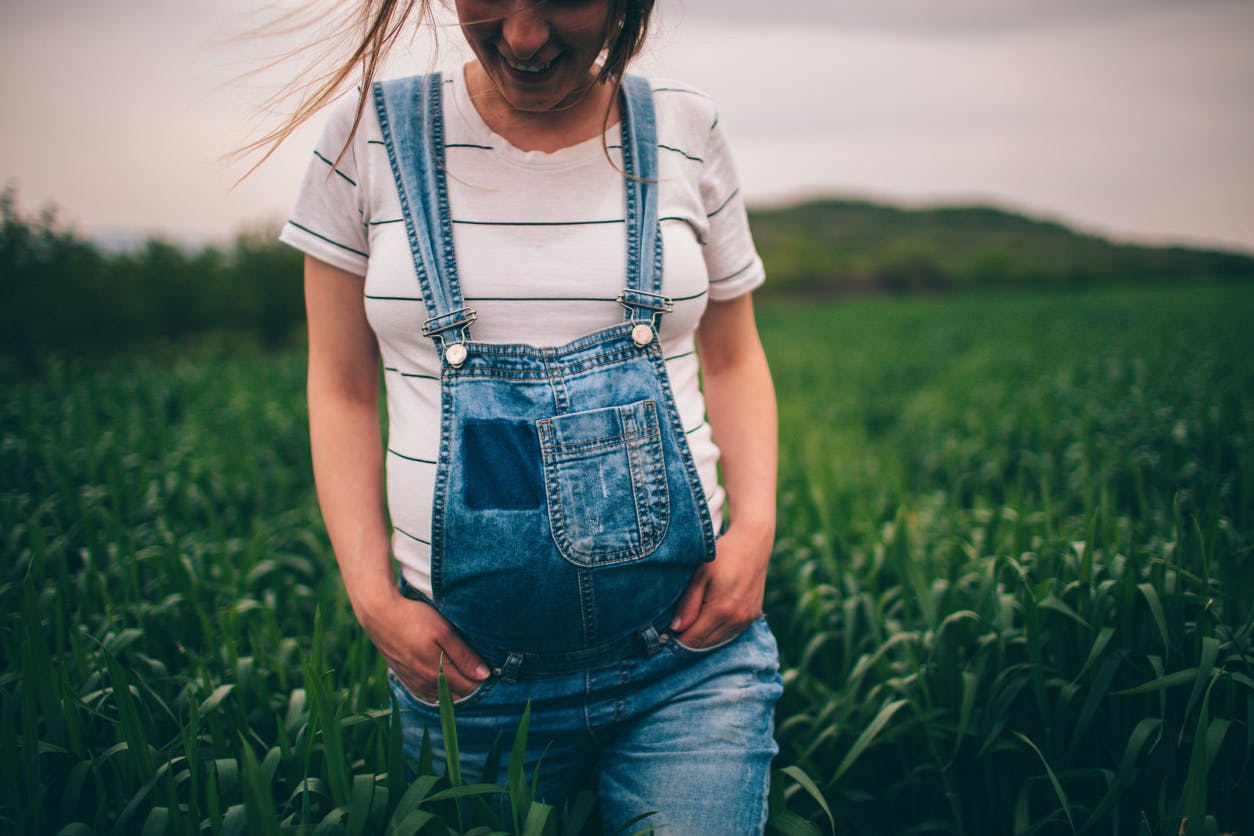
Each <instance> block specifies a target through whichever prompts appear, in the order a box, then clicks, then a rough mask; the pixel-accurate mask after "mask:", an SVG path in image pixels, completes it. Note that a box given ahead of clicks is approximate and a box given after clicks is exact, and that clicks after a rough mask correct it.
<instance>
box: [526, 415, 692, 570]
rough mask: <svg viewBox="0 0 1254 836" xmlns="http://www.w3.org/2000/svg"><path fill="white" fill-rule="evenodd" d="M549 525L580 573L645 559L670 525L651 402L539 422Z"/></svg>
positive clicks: (665, 484) (659, 438) (568, 558)
mask: <svg viewBox="0 0 1254 836" xmlns="http://www.w3.org/2000/svg"><path fill="white" fill-rule="evenodd" d="M536 428H537V430H538V432H539V436H540V451H541V455H542V457H543V459H544V486H545V498H546V500H547V502H548V511H549V525H550V527H551V528H552V530H553V540H554V542H555V543H556V544H557V548H558V551H560V552H561V554H562V556H563V557H564V558H566V560H568V561H570V562H571V563H573V564H575V565H577V566H584V567H593V566H606V565H615V564H621V563H629V562H631V561H634V560H640V559H643V558H645V557H648V555H649V554H651V553H652V552H653V551H654V550H655V549H656V548H657V547H658V544H660V543H661V542H662V538H663V537H664V536H665V534H666V528H667V526H668V524H669V523H670V492H669V489H668V487H667V483H666V462H665V459H664V457H663V453H662V447H663V445H662V435H661V430H660V428H659V426H658V415H657V404H656V403H655V402H653V401H651V400H644V401H637V402H636V403H631V404H626V405H624V406H610V407H604V408H602V409H593V410H588V411H587V412H573V413H570V414H568V415H558V416H556V417H554V418H544V419H541V420H539V421H537V422H536Z"/></svg>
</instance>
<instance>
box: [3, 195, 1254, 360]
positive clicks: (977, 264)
mask: <svg viewBox="0 0 1254 836" xmlns="http://www.w3.org/2000/svg"><path fill="white" fill-rule="evenodd" d="M0 220H2V221H3V231H2V232H0V377H10V376H14V375H18V376H29V375H32V374H38V373H39V372H40V371H41V370H42V369H44V368H45V367H47V365H48V364H49V363H50V362H54V361H55V360H58V359H65V358H70V359H72V360H80V361H81V360H88V361H90V360H93V359H97V358H102V357H109V356H113V355H116V354H118V353H124V352H138V351H150V350H154V349H160V348H163V347H167V346H170V345H174V344H178V345H179V346H181V347H182V346H186V345H188V344H189V343H196V342H200V343H210V344H214V345H217V346H219V347H221V346H244V347H250V348H251V347H261V348H263V349H265V348H274V347H278V346H281V345H284V344H286V343H288V342H289V341H290V340H291V339H293V338H294V336H295V335H296V334H298V333H299V330H300V328H301V325H302V323H303V320H304V307H303V304H304V303H303V298H302V293H301V279H300V276H301V263H302V256H301V254H300V253H299V252H297V251H296V250H294V249H292V248H290V247H287V246H285V245H283V244H280V243H279V242H278V240H277V239H276V230H274V229H255V230H251V231H247V232H243V233H240V234H239V235H237V236H236V237H235V239H234V241H233V242H231V243H229V244H227V245H225V246H206V247H202V248H200V249H198V250H189V249H187V248H184V247H180V246H178V245H176V244H173V243H170V242H169V241H164V240H160V239H155V238H154V239H150V240H148V241H147V242H146V243H144V245H143V246H142V247H140V248H139V249H137V250H134V251H128V252H107V251H105V250H102V249H101V248H100V247H99V246H97V245H96V244H94V243H92V242H91V241H88V240H86V239H84V238H82V237H81V236H79V235H77V234H75V233H74V232H73V231H72V230H70V229H69V228H67V227H66V226H65V225H64V224H62V223H61V222H60V221H59V220H58V218H57V215H56V212H55V211H54V210H51V209H44V210H42V211H39V212H36V213H34V214H27V215H24V214H23V213H22V212H21V211H20V210H19V207H18V204H17V194H16V190H15V189H13V188H12V187H9V188H7V189H5V190H3V191H0ZM750 220H751V223H752V226H753V230H754V237H755V240H756V242H757V245H758V249H759V251H760V252H761V254H762V258H763V260H764V262H765V263H766V269H767V274H768V276H769V279H768V282H767V284H766V285H765V286H764V288H763V290H762V294H763V295H765V296H779V295H794V296H839V295H847V294H862V293H901V292H912V291H932V292H940V291H950V290H971V289H986V288H1034V289H1046V288H1056V289H1069V288H1075V287H1086V286H1092V285H1097V284H1112V283H1129V282H1137V283H1144V282H1164V281H1169V282H1179V281H1198V280H1204V279H1234V278H1235V279H1249V278H1251V277H1254V257H1252V256H1250V255H1246V254H1241V253H1232V252H1216V251H1208V250H1198V249H1189V248H1184V247H1146V246H1138V245H1132V244H1120V243H1115V242H1111V241H1108V240H1106V239H1104V238H1101V237H1098V236H1094V235H1085V234H1081V233H1077V232H1075V231H1073V230H1071V229H1069V228H1068V227H1066V226H1063V225H1062V224H1058V223H1053V222H1049V221H1042V220H1037V219H1033V218H1027V217H1024V216H1021V215H1016V214H1014V213H1010V212H1005V211H1003V210H999V209H994V208H990V207H978V206H977V207H941V208H934V209H915V210H909V209H903V208H899V207H892V206H885V205H881V204H874V203H866V202H860V201H850V200H823V201H814V202H810V203H803V204H797V205H793V206H788V207H784V208H780V209H771V210H757V211H753V212H751V213H750Z"/></svg>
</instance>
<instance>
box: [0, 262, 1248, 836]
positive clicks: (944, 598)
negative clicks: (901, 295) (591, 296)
mask: <svg viewBox="0 0 1254 836" xmlns="http://www.w3.org/2000/svg"><path fill="white" fill-rule="evenodd" d="M760 319H761V326H762V332H763V338H764V341H765V342H766V345H767V350H768V353H769V355H770V357H771V360H772V366H773V369H774V371H775V375H776V382H777V386H778V389H779V395H780V406H781V420H782V429H781V436H782V464H781V494H780V527H779V530H780V535H779V541H778V544H777V549H776V554H775V557H774V563H773V568H772V576H771V583H770V586H769V589H768V600H767V611H768V616H769V618H770V621H771V624H772V626H773V627H774V629H775V631H776V633H777V635H778V636H779V639H780V645H781V652H782V656H783V666H784V669H785V681H786V683H787V690H786V693H785V696H784V699H783V701H782V703H781V705H780V710H779V714H778V737H779V740H780V744H781V753H780V756H779V759H778V762H777V766H778V767H780V769H781V770H786V771H781V772H780V773H778V774H777V779H778V780H777V781H776V783H775V793H774V797H773V808H772V826H773V828H774V829H776V830H778V831H780V832H786V833H808V832H819V833H822V832H828V831H829V830H830V829H831V825H830V824H829V813H830V816H831V819H834V822H835V830H836V832H837V833H841V834H897V833H900V834H924V833H954V834H956V833H965V834H1030V833H1043V834H1055V833H1058V834H1063V833H1071V832H1083V833H1094V834H1144V836H1158V835H1159V834H1162V835H1163V836H1175V834H1177V833H1178V832H1185V833H1187V834H1207V833H1216V834H1217V833H1229V832H1243V833H1248V832H1251V830H1254V812H1251V811H1252V809H1254V805H1251V802H1250V799H1251V796H1252V795H1254V562H1252V560H1251V558H1252V555H1251V546H1252V543H1254V527H1252V526H1254V449H1252V446H1254V287H1251V286H1250V285H1248V284H1247V285H1238V284H1226V285H1225V284H1219V285H1205V286H1198V287H1194V288H1189V289H1170V290H1168V289H1155V290H1149V291H1136V290H1119V291H1103V292H1098V291H1094V292H1085V293H1073V294H1059V295H1048V296H1037V295H1028V294H1016V295H1000V296H998V295H987V296H981V295H964V296H952V297H934V298H917V297H916V298H905V299H890V298H883V299H871V300H860V301H856V302H847V303H833V304H824V305H803V304H800V303H787V304H785V303H782V302H781V303H776V304H773V305H772V306H770V307H768V308H766V309H764V310H763V311H762V312H761V317H760ZM2 391H3V398H2V399H0V549H2V550H3V557H4V561H3V564H0V565H3V567H4V568H3V576H0V613H2V615H0V653H2V660H3V664H2V665H0V704H2V708H3V711H2V713H0V832H6V833H7V832H12V833H27V832H36V833H40V832H46V833H64V834H67V836H77V834H88V833H101V834H104V833H120V834H130V833H142V834H144V836H148V834H154V835H155V834H162V833H178V834H197V833H214V834H217V833H278V832H309V833H319V834H321V833H347V834H358V833H375V832H384V831H385V828H386V827H387V825H388V824H389V822H390V823H391V824H392V825H396V826H397V827H396V831H395V832H403V833H413V832H421V833H446V832H456V831H458V830H460V829H462V827H461V825H459V823H458V822H459V821H461V819H460V818H459V814H460V813H461V812H462V809H463V808H464V809H465V810H466V811H472V810H473V809H474V808H475V807H476V805H477V804H479V802H480V800H481V799H482V798H483V796H482V795H475V793H482V792H485V791H486V790H483V789H482V788H476V787H475V786H474V782H476V781H478V779H479V776H463V777H464V778H465V781H466V783H467V784H469V785H470V786H469V788H468V789H467V788H465V787H463V788H462V789H460V790H451V791H450V790H449V789H448V786H447V779H445V780H444V781H442V782H440V783H433V781H432V780H431V779H421V778H420V779H418V780H416V781H414V782H412V784H410V783H407V782H406V781H405V779H404V775H403V769H402V764H401V761H400V756H399V751H398V746H397V739H396V737H395V735H394V734H393V732H394V731H395V723H394V720H393V717H392V715H391V712H390V709H389V705H388V697H387V688H386V683H385V680H384V677H383V668H382V664H381V662H380V660H379V658H378V655H377V654H376V653H375V652H374V650H373V648H372V647H371V646H370V644H369V642H368V641H367V640H366V639H365V638H364V635H363V633H362V632H361V631H360V629H358V627H357V626H356V623H355V621H354V620H353V618H352V615H351V612H350V611H349V609H348V606H347V603H346V601H345V598H344V596H343V593H342V591H341V589H340V587H339V583H338V576H337V573H336V571H335V567H334V560H333V557H332V555H331V554H330V552H329V549H328V546H327V544H326V542H325V537H324V534H323V531H322V528H321V523H320V521H319V517H318V512H317V507H316V504H315V501H314V496H313V490H312V484H311V477H310V473H309V455H308V450H307V443H308V439H307V433H306V429H305V409H304V404H303V357H302V355H301V354H300V352H299V351H292V352H289V353H286V354H282V355H275V356H267V357H263V358H258V357H239V356H237V357H227V358H222V357H204V356H200V357H190V356H189V357H185V358H179V357H162V358H151V359H148V360H145V361H143V362H142V363H138V364H135V365H134V366H133V367H129V368H122V367H121V366H118V367H116V368H115V369H114V370H112V371H104V372H93V373H76V372H75V371H74V370H73V369H72V367H68V366H59V367H56V368H54V369H53V371H52V372H51V373H50V374H48V375H47V376H45V377H44V378H42V379H40V380H38V381H35V382H27V383H17V384H7V385H5V386H4V387H3V390H2ZM511 734H512V730H511ZM510 737H511V735H510V734H507V735H506V737H505V739H504V741H503V747H504V752H503V754H502V764H503V768H502V770H501V771H502V775H501V780H502V782H505V783H508V784H509V789H510V792H511V799H512V801H513V804H512V809H513V810H515V811H517V812H519V813H520V814H521V818H520V820H519V821H518V822H517V823H515V822H513V821H507V822H504V823H502V829H503V830H504V831H506V832H527V833H532V832H534V833H562V832H567V833H574V832H579V831H580V827H579V822H580V821H581V819H582V818H583V816H584V815H585V814H586V813H587V810H586V809H582V808H580V805H576V806H575V808H574V809H571V810H568V811H551V810H548V809H546V808H545V807H544V806H543V805H540V804H531V805H530V806H528V803H527V798H526V795H527V793H526V790H525V781H519V780H517V776H513V778H512V779H510V780H507V776H506V772H507V770H506V769H505V768H504V764H505V762H506V761H507V760H508V758H509V747H510V744H511V742H512V741H511V739H510ZM811 789H812V790H814V791H815V792H817V793H818V794H819V795H821V797H822V799H823V801H822V803H821V804H820V803H819V802H818V801H817V800H816V799H815V797H814V795H812V793H811V792H810V790H811ZM459 793H465V794H466V796H465V797H464V798H462V799H461V800H460V801H459V800H458V799H457V796H458V794H459ZM528 814H530V816H531V818H530V820H528V818H527V816H528ZM1183 819H1187V823H1186V824H1184V825H1183V827H1182V824H1181V822H1182V820H1183ZM475 832H482V833H486V832H489V831H487V830H480V831H475Z"/></svg>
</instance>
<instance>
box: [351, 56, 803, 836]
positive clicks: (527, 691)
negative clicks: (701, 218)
mask: <svg viewBox="0 0 1254 836" xmlns="http://www.w3.org/2000/svg"><path fill="white" fill-rule="evenodd" d="M441 86H442V85H441V80H440V77H439V74H433V75H431V76H428V77H413V78H408V79H399V80H396V81H389V82H383V83H381V84H378V85H376V86H375V88H374V97H375V105H376V108H377V110H378V114H379V122H380V126H381V128H382V134H383V138H384V143H385V145H386V146H387V152H388V158H389V161H390V163H391V166H392V170H393V175H394V178H395V180H396V184H397V189H398V192H399V193H400V197H401V207H402V211H403V213H404V220H405V226H406V230H407V234H408V236H409V239H410V244H411V249H412V251H413V257H414V264H415V268H416V270H417V273H418V277H419V283H420V285H421V289H422V296H423V302H424V305H425V308H426V315H427V320H426V322H425V323H424V325H423V333H424V334H425V335H427V336H429V337H430V338H431V339H432V341H433V343H434V345H435V349H436V352H437V354H439V356H440V357H441V379H440V386H441V389H440V408H441V428H440V452H439V459H438V462H437V469H436V480H435V498H434V502H433V508H432V524H431V543H430V546H431V573H432V574H431V580H432V599H431V600H430V601H429V602H428V603H430V604H431V605H432V606H434V607H435V608H436V609H437V610H438V611H439V612H440V613H441V614H443V615H444V616H445V617H446V618H447V619H448V620H449V622H450V623H452V624H453V625H454V626H455V627H456V628H457V629H458V631H459V632H460V633H461V634H462V635H463V636H464V637H465V639H466V641H467V642H468V643H469V644H470V646H471V647H473V648H474V649H475V651H476V652H477V653H479V654H480V656H482V657H483V658H484V660H485V661H486V662H487V663H488V665H489V666H490V667H491V668H492V670H493V675H492V677H491V678H490V679H488V680H487V681H486V682H485V683H484V684H483V685H482V686H481V687H480V688H479V689H478V690H477V691H475V692H474V693H473V694H471V695H469V696H467V697H466V698H464V699H463V700H461V701H460V702H459V703H458V729H459V734H461V733H462V729H463V727H464V728H465V729H466V732H465V734H466V738H465V739H464V741H463V743H462V751H463V753H464V754H465V755H466V757H467V758H470V759H472V760H473V759H474V758H475V757H486V753H487V749H488V747H490V745H491V742H492V740H494V739H495V737H496V735H497V733H498V732H501V731H509V730H511V729H512V728H513V727H514V726H516V724H517V721H518V718H519V717H520V716H521V712H522V708H523V706H524V705H526V703H527V701H528V700H531V701H532V703H533V719H532V738H531V739H532V741H533V742H534V743H535V750H534V751H532V752H529V755H528V757H529V758H532V759H533V760H537V761H538V759H539V756H540V753H541V752H542V751H543V749H544V747H545V746H546V745H551V746H552V747H554V748H553V749H551V750H550V755H549V756H548V757H546V759H545V768H544V769H542V770H541V776H542V777H541V779H542V781H546V782H547V783H545V784H544V786H546V787H549V788H550V790H551V792H552V794H553V795H552V796H551V797H552V798H553V800H560V798H559V797H558V796H560V795H561V794H562V793H563V792H564V791H565V789H568V788H569V787H570V785H571V782H572V780H574V779H576V778H577V777H579V776H581V775H583V774H584V772H585V770H586V769H587V768H588V767H589V766H595V768H596V769H598V770H599V772H600V776H601V782H602V783H601V786H602V790H603V792H602V800H603V803H604V804H605V805H606V815H607V818H612V817H614V816H617V815H619V814H620V813H623V812H624V811H626V810H627V809H628V808H631V809H634V810H635V812H634V813H631V814H630V815H634V814H636V813H640V812H645V811H647V810H649V809H659V810H661V809H662V808H661V807H655V806H646V807H644V808H643V809H635V807H636V806H637V802H640V803H644V800H645V799H648V804H650V805H652V804H654V802H655V800H656V802H657V804H661V796H659V795H658V793H659V792H662V791H663V789H665V788H666V787H667V786H670V785H671V784H672V783H674V781H675V776H676V775H682V776H683V779H682V781H681V783H683V782H692V781H694V780H697V776H704V777H702V778H701V780H705V781H708V785H706V784H702V785H700V786H698V785H697V784H693V785H692V786H690V787H689V788H687V789H686V790H684V791H683V792H682V793H681V794H682V795H683V796H684V797H685V798H689V800H690V801H692V799H693V798H696V796H695V795H694V792H697V791H699V794H700V795H701V797H702V798H704V799H705V801H703V802H702V804H708V805H709V806H710V807H711V810H710V811H709V813H708V814H709V815H711V816H712V815H715V814H716V813H717V814H718V815H722V814H727V815H733V811H735V812H734V815H735V816H736V817H737V818H735V821H736V822H739V823H751V824H749V825H748V826H747V827H746V828H744V829H742V828H741V827H739V826H737V827H732V828H731V829H721V828H720V829H717V830H692V829H685V828H687V827H688V826H689V825H683V826H679V825H676V829H674V830H672V831H669V832H676V833H680V832H684V833H702V832H719V833H753V832H757V831H758V830H760V826H761V822H760V819H761V817H762V810H763V809H764V806H763V805H764V803H765V791H766V782H767V777H766V776H767V774H768V769H769V762H770V758H771V755H772V754H773V752H774V742H773V741H772V738H771V715H772V711H773V706H774V703H775V700H776V699H777V698H778V695H779V690H780V686H779V678H778V670H777V667H778V665H777V662H776V658H775V649H774V639H773V638H772V637H771V636H770V632H769V630H768V629H767V628H766V626H765V623H762V622H759V624H758V625H755V627H754V628H753V629H752V630H750V631H749V632H748V633H746V634H744V635H743V636H741V637H739V638H737V639H736V640H735V641H733V642H731V643H729V644H728V645H727V646H725V647H721V648H718V649H715V650H710V651H703V652H696V651H689V650H685V649H684V648H682V647H681V646H679V645H678V643H677V642H675V641H673V640H672V639H671V637H670V636H669V634H668V633H666V632H665V630H666V625H667V624H668V623H669V621H670V618H671V616H672V614H673V611H674V607H675V604H676V602H677V600H678V598H679V596H680V595H681V594H682V593H683V590H684V589H685V587H686V585H687V583H688V581H689V579H690V578H691V576H692V572H693V570H694V569H695V568H696V566H697V565H699V564H700V563H701V562H704V561H708V560H712V559H713V558H714V555H715V535H714V531H713V526H712V523H711V518H710V513H709V507H708V503H707V499H706V497H705V494H704V491H703V489H702V487H701V482H700V479H699V476H698V473H697V469H696V466H695V464H694V462H693V458H692V454H691V452H690V450H689V448H688V443H687V439H686V437H685V435H684V432H683V425H682V423H681V421H680V418H679V414H678V411H677V409H676V406H675V401H674V397H673V395H672V391H671V386H670V383H669V381H668V378H667V372H666V366H665V362H664V359H663V356H662V351H661V347H660V344H659V341H658V338H657V333H658V326H659V322H660V320H661V317H662V316H664V315H665V314H666V312H667V311H669V310H670V306H671V302H670V300H669V299H667V298H666V297H665V296H663V295H662V292H661V291H662V275H661V264H662V251H661V246H662V245H661V230H660V227H659V223H658V211H657V182H656V178H657V141H656V126H655V122H654V111H653V103H652V91H651V90H650V88H649V85H648V82H646V81H645V80H644V79H641V78H638V77H635V76H628V77H627V78H625V79H624V84H623V99H622V101H623V108H622V111H623V119H622V145H623V154H622V159H623V168H624V172H625V176H624V178H623V182H624V205H625V215H624V217H625V220H626V223H625V228H626V236H627V263H626V266H625V277H624V290H623V294H622V296H621V297H620V302H621V303H622V306H623V309H624V316H623V322H622V323H621V324H619V325H616V326H614V327H611V328H607V329H604V330H601V331H597V332H595V333H592V334H588V335H586V336H584V337H581V338H579V339H577V340H574V341H572V342H569V343H566V344H565V345H561V346H556V347H543V348H542V347H536V346H530V345H521V344H497V343H479V342H475V341H473V340H472V339H471V335H470V331H471V326H472V324H473V323H474V321H475V313H474V311H472V310H469V309H467V308H466V307H465V304H464V301H463V299H462V295H461V290H460V287H459V284H458V280H457V265H456V259H455V256H454V253H453V245H452V234H451V227H450V220H449V212H448V200H447V189H446V184H445V179H444V172H445V165H444V159H443V149H444V140H443V131H442V126H441V120H442V109H441V104H440V91H441ZM733 648H739V650H738V651H733V650H732V649H733ZM393 686H394V688H395V689H396V690H397V692H398V696H402V695H404V696H408V699H407V700H405V701H403V702H404V703H405V704H407V707H410V708H412V709H413V710H414V711H415V713H416V714H418V715H420V717H419V718H417V719H411V720H410V721H409V722H408V723H407V736H408V737H407V740H408V742H409V745H411V746H413V747H416V746H417V740H418V739H420V731H419V722H420V720H421V721H422V722H423V723H424V724H425V719H429V715H430V712H431V708H430V706H425V705H424V704H422V703H421V702H420V701H418V700H416V699H414V698H413V697H412V696H409V695H408V694H407V693H406V692H405V690H404V688H403V687H402V686H401V684H400V682H399V681H398V680H395V678H394V682H393ZM423 710H426V711H427V715H428V716H427V717H426V718H425V719H423V718H422V717H421V715H422V711H423ZM415 735H418V737H417V738H416V737H415ZM716 751H717V752H719V753H720V757H718V758H712V757H711V753H713V752H716ZM733 752H734V753H735V754H734V756H730V754H729V753H733ZM654 769H656V770H659V772H658V773H651V772H650V770H654ZM663 769H665V770H667V771H669V770H671V769H678V770H679V771H678V772H671V773H670V778H669V779H668V780H662V779H661V774H660V773H661V770H663ZM546 772H547V773H548V775H545V773H546ZM733 788H743V790H744V796H745V797H744V798H740V797H739V795H738V793H739V790H735V791H734V792H731V793H730V794H731V795H736V796H737V797H736V798H735V799H734V800H730V801H729V790H732V789H733ZM607 792H608V795H607ZM610 798H614V799H619V800H621V802H622V803H621V805H620V804H619V802H618V801H610ZM667 804H668V805H669V807H668V808H667V811H666V815H668V816H672V817H674V820H675V821H676V822H680V821H688V822H690V823H693V825H692V826H695V822H697V821H698V819H700V820H707V819H706V814H705V813H703V814H702V815H701V816H699V817H697V818H689V817H691V816H693V815H695V814H694V813H693V811H692V810H681V808H682V807H684V805H683V804H680V803H678V802H675V801H674V799H672V801H670V802H667ZM745 805H748V808H751V809H750V810H749V812H747V813H746V812H745V809H742V808H744V807H745ZM689 806H692V805H691V804H690V805H689ZM697 806H700V805H697ZM715 808H716V809H715ZM630 815H626V816H623V818H629V817H630ZM728 821H729V822H730V821H731V820H730V819H729V820H728ZM620 823H621V822H620Z"/></svg>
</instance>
